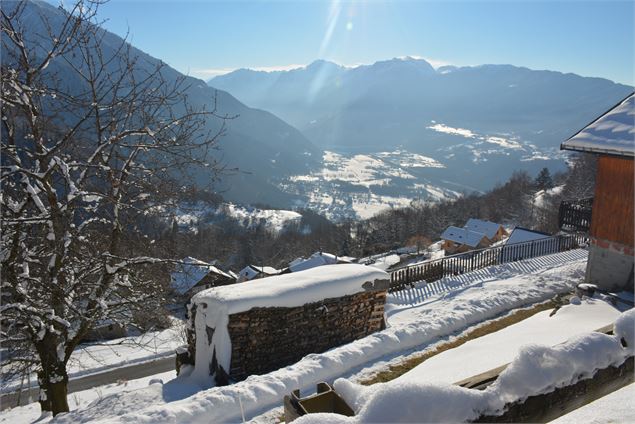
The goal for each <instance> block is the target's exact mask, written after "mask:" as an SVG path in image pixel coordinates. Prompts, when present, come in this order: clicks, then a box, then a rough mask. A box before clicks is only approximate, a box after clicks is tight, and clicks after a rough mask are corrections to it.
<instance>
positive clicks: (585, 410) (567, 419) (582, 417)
mask: <svg viewBox="0 0 635 424" xmlns="http://www.w3.org/2000/svg"><path fill="white" fill-rule="evenodd" d="M633 399H635V383H631V384H629V385H628V386H626V387H623V388H621V389H620V390H616V391H614V392H613V393H610V394H608V395H606V396H604V397H601V398H600V399H598V400H596V401H593V402H591V403H589V404H587V405H584V406H583V407H582V408H578V409H576V410H575V411H573V412H569V413H568V414H565V415H563V416H561V417H560V418H558V419H556V420H553V421H551V423H552V424H579V423H585V424H600V423H635V401H633Z"/></svg>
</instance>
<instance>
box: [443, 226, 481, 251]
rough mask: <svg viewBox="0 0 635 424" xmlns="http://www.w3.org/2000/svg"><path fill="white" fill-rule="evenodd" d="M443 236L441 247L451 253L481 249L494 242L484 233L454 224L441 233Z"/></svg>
mask: <svg viewBox="0 0 635 424" xmlns="http://www.w3.org/2000/svg"><path fill="white" fill-rule="evenodd" d="M441 238H442V239H443V243H442V244H441V248H442V249H443V250H445V253H446V254H450V255H453V254H455V253H463V252H467V251H469V250H473V249H481V248H483V247H487V246H489V245H490V244H492V242H491V240H490V239H489V238H487V236H486V235H485V234H483V233H478V232H476V231H471V230H468V229H467V228H459V227H453V226H450V227H448V228H447V229H446V230H445V231H444V232H443V234H441Z"/></svg>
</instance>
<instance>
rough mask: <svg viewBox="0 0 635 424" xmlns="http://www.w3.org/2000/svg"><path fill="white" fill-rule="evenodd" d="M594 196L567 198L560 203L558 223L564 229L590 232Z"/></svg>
mask: <svg viewBox="0 0 635 424" xmlns="http://www.w3.org/2000/svg"><path fill="white" fill-rule="evenodd" d="M592 212H593V198H592V197H590V198H587V199H579V200H565V201H563V202H562V203H560V210H559V211H558V225H559V227H560V229H561V230H563V231H582V232H588V231H589V228H590V227H591V215H592Z"/></svg>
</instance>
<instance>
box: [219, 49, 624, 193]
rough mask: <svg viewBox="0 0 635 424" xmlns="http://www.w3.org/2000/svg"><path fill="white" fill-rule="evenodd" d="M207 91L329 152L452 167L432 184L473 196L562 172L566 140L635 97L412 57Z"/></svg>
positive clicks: (573, 79) (326, 66) (531, 74)
mask: <svg viewBox="0 0 635 424" xmlns="http://www.w3.org/2000/svg"><path fill="white" fill-rule="evenodd" d="M208 84H209V85H210V86H213V87H217V88H221V89H224V90H227V91H229V92H230V93H232V94H233V95H235V96H236V97H237V98H238V99H240V100H241V101H243V102H245V103H246V104H248V105H250V106H252V107H258V108H262V109H265V110H268V111H271V112H272V113H275V114H276V115H277V116H280V117H281V118H282V119H285V120H286V121H287V122H289V123H291V124H292V125H294V126H295V127H296V128H298V129H299V130H300V131H302V132H303V134H305V135H306V136H307V137H308V138H309V139H310V140H311V141H312V142H313V143H314V144H316V145H317V146H318V147H320V148H323V149H325V150H332V151H335V152H338V153H354V154H361V153H363V154H367V153H374V152H380V151H394V150H397V149H400V150H407V151H410V152H412V153H415V154H420V155H423V156H426V157H430V158H432V159H434V160H437V161H439V162H440V163H443V164H444V165H445V167H444V168H437V169H431V170H430V172H428V173H427V177H428V178H434V179H437V180H438V181H442V180H444V181H448V182H451V183H456V184H458V186H455V187H462V188H463V189H466V190H468V191H470V190H471V188H476V189H479V190H485V189H489V188H491V187H492V186H493V185H494V184H496V183H497V182H501V181H504V180H505V179H506V178H507V177H508V176H509V175H510V174H511V173H512V172H513V171H514V170H516V169H525V170H527V171H529V172H530V173H532V174H535V173H536V172H538V170H540V169H541V168H543V167H545V166H546V167H549V168H551V170H552V171H556V170H559V169H563V167H564V166H565V165H564V164H565V162H564V158H565V155H562V154H560V152H559V145H560V142H562V141H563V140H565V139H566V138H568V137H569V136H570V135H571V134H573V133H575V132H576V131H577V130H579V129H580V128H582V127H583V126H585V125H586V124H587V123H588V122H589V121H591V120H592V119H594V118H595V117H597V115H598V114H600V113H602V112H604V111H605V110H607V109H608V108H610V107H611V106H613V105H614V104H615V103H617V102H618V101H619V100H621V99H622V98H624V97H625V96H626V95H627V94H628V93H630V92H631V91H632V89H633V88H632V87H629V86H626V85H622V84H616V83H614V82H612V81H609V80H606V79H601V78H587V77H581V76H578V75H574V74H564V73H561V72H553V71H537V70H531V69H527V68H522V67H516V66H511V65H482V66H470V67H455V66H444V67H441V68H439V69H437V70H435V69H434V68H433V67H432V66H431V65H430V64H429V63H428V62H426V61H425V60H423V59H415V58H411V57H406V58H395V59H392V60H386V61H381V62H376V63H374V64H372V65H365V66H358V67H355V68H345V67H342V66H339V65H336V64H334V63H331V62H325V61H317V62H314V63H312V64H310V65H308V66H306V67H304V68H298V69H294V70H290V71H277V72H256V71H250V70H246V69H241V70H238V71H235V72H232V73H229V74H226V75H222V76H217V77H215V78H213V79H212V80H210V81H209V82H208Z"/></svg>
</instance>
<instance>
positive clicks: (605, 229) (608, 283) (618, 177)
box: [560, 93, 635, 291]
mask: <svg viewBox="0 0 635 424" xmlns="http://www.w3.org/2000/svg"><path fill="white" fill-rule="evenodd" d="M560 148H561V149H564V150H572V151H576V152H584V153H588V154H596V155H598V156H599V157H598V167H597V172H596V178H595V197H594V199H593V209H592V214H591V228H590V230H589V235H590V239H591V243H590V246H589V260H588V263H587V270H586V278H585V280H586V282H587V283H592V284H595V285H597V286H598V287H600V288H602V289H605V290H610V291H619V290H624V289H626V290H630V291H632V290H633V263H634V260H633V253H634V246H633V245H634V234H633V233H634V228H633V226H634V225H633V221H634V220H635V217H634V213H633V208H634V204H635V199H634V193H633V191H634V189H635V187H634V184H633V180H634V178H635V170H634V168H633V158H634V157H635V93H632V94H631V95H630V96H628V97H627V98H626V99H624V100H623V101H621V102H620V103H618V104H617V105H615V106H614V107H613V108H612V109H610V110H609V111H608V112H606V113H604V114H603V115H602V116H600V117H599V118H597V119H596V120H594V121H593V122H591V123H590V124H589V125H587V126H586V127H584V128H583V129H581V130H580V131H579V132H577V133H576V134H574V135H573V136H572V137H570V138H569V139H568V140H566V141H565V142H563V143H562V144H561V146H560Z"/></svg>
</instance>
